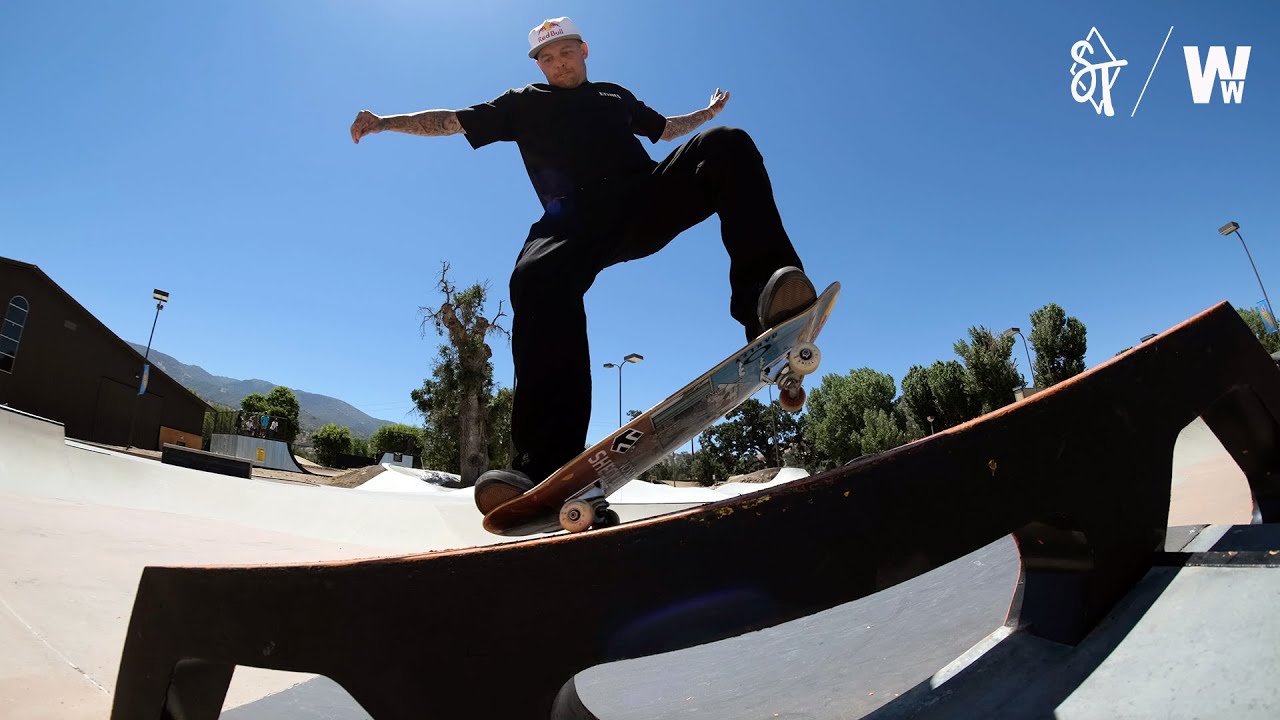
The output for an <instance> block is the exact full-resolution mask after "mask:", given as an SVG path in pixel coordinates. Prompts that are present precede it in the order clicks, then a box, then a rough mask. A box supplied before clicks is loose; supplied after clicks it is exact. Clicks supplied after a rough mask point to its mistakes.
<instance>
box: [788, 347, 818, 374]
mask: <svg viewBox="0 0 1280 720" xmlns="http://www.w3.org/2000/svg"><path fill="white" fill-rule="evenodd" d="M820 362H822V351H821V350H819V349H818V346H817V345H814V344H813V343H808V342H805V343H800V344H799V345H796V346H795V347H794V348H792V349H791V353H790V354H789V355H788V356H787V365H788V366H789V367H790V368H791V371H792V372H794V373H795V374H797V375H808V374H809V373H811V372H813V371H814V370H817V369H818V363H820Z"/></svg>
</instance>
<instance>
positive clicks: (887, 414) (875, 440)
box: [858, 408, 911, 455]
mask: <svg viewBox="0 0 1280 720" xmlns="http://www.w3.org/2000/svg"><path fill="white" fill-rule="evenodd" d="M910 439H911V438H910V437H908V436H907V433H906V432H905V431H904V430H903V427H902V420H901V418H900V417H899V416H898V414H897V413H895V412H892V411H886V410H884V409H882V408H867V410H866V411H865V412H863V413H862V430H861V431H860V432H859V433H858V445H859V447H860V448H861V450H862V454H863V455H873V454H875V453H879V452H884V451H885V450H892V449H893V448H896V447H898V446H899V445H902V444H904V443H906V442H907V441H908V440H910Z"/></svg>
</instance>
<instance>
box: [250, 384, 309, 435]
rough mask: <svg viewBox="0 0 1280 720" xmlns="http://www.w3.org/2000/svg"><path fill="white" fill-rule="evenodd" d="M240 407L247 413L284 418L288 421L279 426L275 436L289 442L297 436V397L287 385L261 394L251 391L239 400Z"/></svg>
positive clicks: (298, 409) (298, 410)
mask: <svg viewBox="0 0 1280 720" xmlns="http://www.w3.org/2000/svg"><path fill="white" fill-rule="evenodd" d="M240 409H241V410H242V411H244V412H249V413H260V414H263V415H270V416H271V417H274V418H284V419H285V420H287V421H288V424H287V426H286V427H281V428H280V430H279V431H278V432H277V436H278V437H279V438H280V439H281V440H283V441H285V442H287V443H291V442H293V441H294V440H295V439H297V437H298V431H299V430H300V428H299V427H298V415H299V414H300V408H299V406H298V398H297V396H295V395H294V394H293V391H292V390H290V389H289V388H287V387H283V386H277V387H274V388H272V389H271V392H269V393H267V394H266V395H263V394H262V393H251V394H249V395H246V396H245V397H244V399H243V400H241V401H240Z"/></svg>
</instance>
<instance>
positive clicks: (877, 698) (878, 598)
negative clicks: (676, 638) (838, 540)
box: [575, 538, 1018, 720]
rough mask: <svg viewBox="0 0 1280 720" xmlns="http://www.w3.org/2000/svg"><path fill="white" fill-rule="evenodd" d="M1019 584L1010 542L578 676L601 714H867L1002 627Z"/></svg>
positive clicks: (631, 719) (814, 717)
mask: <svg viewBox="0 0 1280 720" xmlns="http://www.w3.org/2000/svg"><path fill="white" fill-rule="evenodd" d="M1017 580H1018V551H1017V548H1016V547H1015V546H1014V543H1013V540H1012V538H1004V539H1002V540H998V541H996V542H994V543H992V544H990V545H988V546H986V547H984V548H982V549H981V550H978V551H976V552H973V553H970V554H969V555H966V556H964V557H962V558H960V559H958V560H955V561H953V562H951V563H950V564H948V565H946V566H944V567H941V568H938V569H937V570H934V571H933V572H930V573H927V574H925V575H921V576H919V577H916V578H913V579H911V580H908V581H907V582H904V583H902V584H901V585H897V586H895V587H892V588H889V589H888V590H883V591H881V592H879V593H876V594H875V595H872V596H870V597H865V598H862V599H861V600H856V601H854V602H851V603H847V604H845V605H841V606H839V607H835V608H832V609H830V610H825V611H823V612H820V613H817V614H815V615H812V616H810V617H806V618H802V619H800V620H794V621H791V622H788V623H783V624H782V625H778V626H776V627H772V628H766V629H764V630H760V631H758V632H754V633H749V634H747V635H743V636H740V637H737V638H732V639H729V640H723V641H721V642H717V643H711V644H709V645H702V646H698V647H694V648H689V649H686V650H678V651H676V652H671V653H666V654H663V655H655V656H650V657H646V658H639V659H636V660H624V661H621V662H616V663H610V664H608V665H601V666H599V667H595V668H591V669H590V670H587V671H586V672H583V673H581V674H580V675H578V676H577V678H576V679H575V684H576V685H577V689H578V694H579V696H580V697H581V699H582V701H583V703H584V704H585V705H586V707H587V708H588V709H589V710H590V711H591V712H592V713H593V714H595V715H597V716H598V717H599V718H601V720H666V719H667V718H672V719H674V718H808V719H811V720H837V719H841V720H843V719H844V718H858V717H862V716H863V715H865V714H867V713H869V712H871V711H872V710H874V709H876V708H878V707H880V706H881V705H884V704H885V703H887V702H889V701H891V700H893V699H894V698H895V697H896V696H897V695H898V694H900V693H905V692H907V691H908V690H910V689H911V688H912V687H914V686H916V685H918V684H919V683H920V682H922V681H925V680H927V679H928V678H929V677H930V676H931V675H933V674H934V673H935V672H937V671H938V670H940V669H942V668H943V667H944V666H945V665H947V664H948V663H950V662H951V661H952V660H954V659H956V658H957V657H959V656H960V655H961V654H963V653H964V652H965V651H967V650H968V649H969V648H970V647H972V646H973V645H975V644H977V643H978V642H979V641H981V640H982V639H983V638H984V637H986V636H987V635H988V634H990V633H991V632H992V631H994V630H995V629H997V628H998V627H1000V626H1001V625H1002V624H1003V623H1004V619H1005V614H1006V613H1007V612H1008V610H1009V600H1010V598H1011V597H1012V596H1013V590H1014V586H1015V584H1016V583H1017Z"/></svg>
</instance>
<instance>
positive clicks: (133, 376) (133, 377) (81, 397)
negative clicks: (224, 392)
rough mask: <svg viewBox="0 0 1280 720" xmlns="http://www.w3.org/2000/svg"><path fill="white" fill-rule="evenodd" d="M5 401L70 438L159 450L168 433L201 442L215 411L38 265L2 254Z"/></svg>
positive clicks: (0, 371) (0, 336) (0, 333)
mask: <svg viewBox="0 0 1280 720" xmlns="http://www.w3.org/2000/svg"><path fill="white" fill-rule="evenodd" d="M0 317H2V318H3V326H2V327H0V404H4V405H8V406H10V407H13V408H16V409H18V410H22V411H24V412H28V413H32V414H33V415H40V416H42V417H46V418H49V419H51V420H57V421H58V422H61V423H62V424H63V425H64V426H65V427H66V433H67V437H71V438H77V439H81V440H89V441H92V442H99V443H105V444H108V445H126V444H128V443H129V436H130V423H131V422H132V424H133V432H132V435H133V445H134V446H136V447H140V448H148V449H153V450H155V449H159V447H160V441H159V437H160V432H161V428H162V427H164V428H169V429H171V430H176V431H178V432H180V433H183V434H185V435H187V436H192V435H194V437H195V438H196V442H195V443H194V444H195V446H197V447H198V445H199V437H200V431H201V428H202V426H203V423H204V414H205V412H207V411H209V410H210V409H211V408H210V407H209V405H208V404H207V403H205V402H204V401H203V400H201V399H200V398H199V397H197V396H196V395H195V394H194V393H192V392H191V391H190V390H187V389H186V388H184V387H182V386H181V385H179V384H178V383H177V382H175V381H174V380H173V379H172V378H170V377H169V376H168V375H165V374H164V372H162V371H161V370H160V369H159V368H157V367H155V366H154V365H153V366H152V367H151V370H150V373H149V377H148V381H147V391H146V394H145V395H143V396H141V397H139V396H138V386H139V382H140V377H141V374H142V366H143V359H142V355H140V354H139V353H138V352H137V351H136V350H134V349H133V348H132V347H130V346H129V344H128V343H126V342H125V341H124V340H122V339H121V338H120V337H119V336H117V335H116V334H115V333H113V332H111V331H110V330H109V329H107V326H106V325H103V324H102V323H101V322H100V321H99V320H98V319H97V318H95V317H94V316H93V315H91V314H90V313H89V311H88V310H85V309H84V307H82V306H81V305H80V303H78V302H76V300H75V298H73V297H71V296H70V295H68V294H67V293H66V291H65V290H63V289H62V288H60V287H58V285H57V283H55V282H53V280H51V279H49V276H48V275H45V274H44V272H43V271H41V270H40V268H38V267H36V266H35V265H29V264H27V263H22V262H17V261H16V260H9V259H8V258H3V257H0Z"/></svg>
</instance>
